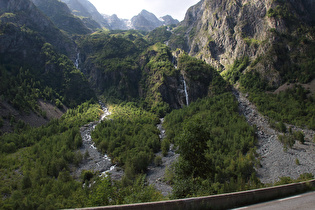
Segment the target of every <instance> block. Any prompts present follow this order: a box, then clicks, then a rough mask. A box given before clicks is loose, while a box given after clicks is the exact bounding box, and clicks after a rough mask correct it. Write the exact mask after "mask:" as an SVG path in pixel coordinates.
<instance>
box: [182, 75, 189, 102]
mask: <svg viewBox="0 0 315 210" xmlns="http://www.w3.org/2000/svg"><path fill="white" fill-rule="evenodd" d="M183 82H184V92H185V97H186V105H187V106H188V105H189V98H188V91H187V84H186V81H185V78H184V76H183Z"/></svg>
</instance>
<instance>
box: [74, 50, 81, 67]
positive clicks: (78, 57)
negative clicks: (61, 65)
mask: <svg viewBox="0 0 315 210" xmlns="http://www.w3.org/2000/svg"><path fill="white" fill-rule="evenodd" d="M79 59H80V53H79V52H78V53H77V57H76V58H75V63H74V65H75V67H76V68H77V69H79Z"/></svg>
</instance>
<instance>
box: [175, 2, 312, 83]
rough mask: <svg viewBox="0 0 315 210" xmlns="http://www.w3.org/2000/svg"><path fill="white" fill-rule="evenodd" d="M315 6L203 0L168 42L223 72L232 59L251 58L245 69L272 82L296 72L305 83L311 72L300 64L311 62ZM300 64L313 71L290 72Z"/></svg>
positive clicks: (191, 11)
mask: <svg viewBox="0 0 315 210" xmlns="http://www.w3.org/2000/svg"><path fill="white" fill-rule="evenodd" d="M314 5H315V4H314V1H312V0H303V1H294V0H292V1H281V0H276V1H273V0H264V1H247V0H237V1H231V0H220V1H210V0H202V1H200V2H199V3H198V4H197V5H195V6H193V7H191V8H190V9H189V10H188V11H187V13H186V16H185V20H184V21H183V22H181V24H180V25H179V26H178V28H177V29H175V30H174V34H173V36H172V37H171V40H170V46H171V47H172V48H173V49H176V48H177V47H180V48H182V49H184V50H186V51H187V52H189V54H190V55H192V56H195V57H197V58H199V59H202V60H205V61H206V62H207V63H209V64H211V65H214V66H216V67H217V68H219V69H221V70H222V71H228V69H229V68H230V66H231V65H232V64H233V63H234V61H235V60H236V59H238V58H242V57H249V58H250V62H251V63H252V65H251V68H247V71H253V70H255V71H257V72H259V73H260V74H261V76H262V78H263V79H265V80H267V81H268V83H269V85H270V86H273V87H278V86H279V85H280V84H282V83H284V82H285V81H286V80H294V79H296V77H298V80H299V81H300V82H309V81H311V79H312V78H314V73H311V72H309V71H308V70H305V68H303V66H302V65H301V63H308V62H313V61H312V60H313V57H314V56H313V55H314V48H313V47H312V46H314V31H313V29H312V27H313V26H314V25H313V24H314ZM183 40H184V41H183ZM306 65H309V64H306ZM309 67H310V68H313V67H311V66H310V65H309ZM298 69H300V73H301V74H302V75H305V77H307V76H309V75H310V74H311V75H312V76H311V77H308V78H302V77H301V76H298V75H297V74H294V73H292V72H297V71H298ZM289 72H291V73H289ZM312 72H314V69H313V70H312ZM306 75H307V76H306Z"/></svg>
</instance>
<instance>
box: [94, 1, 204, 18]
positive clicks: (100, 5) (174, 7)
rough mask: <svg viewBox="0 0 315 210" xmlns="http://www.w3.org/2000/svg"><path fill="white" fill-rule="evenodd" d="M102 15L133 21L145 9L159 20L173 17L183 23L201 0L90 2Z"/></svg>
mask: <svg viewBox="0 0 315 210" xmlns="http://www.w3.org/2000/svg"><path fill="white" fill-rule="evenodd" d="M89 1H90V2H91V3H92V4H93V5H94V6H95V7H96V9H97V10H98V11H99V12H100V13H101V14H106V15H113V14H116V15H117V16H118V17H119V18H124V19H131V18H132V17H133V16H135V15H138V14H139V13H140V12H141V11H142V10H143V9H145V10H147V11H148V12H151V13H153V14H155V15H156V16H157V17H158V18H159V17H163V16H165V15H171V16H172V17H173V18H174V19H177V20H179V21H182V20H183V19H184V17H185V14H186V11H187V9H188V8H189V7H191V6H193V5H195V4H197V3H198V2H199V1H200V0H89Z"/></svg>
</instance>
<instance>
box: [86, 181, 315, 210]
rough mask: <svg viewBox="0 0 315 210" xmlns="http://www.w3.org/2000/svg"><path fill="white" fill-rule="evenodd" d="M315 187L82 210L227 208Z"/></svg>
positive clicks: (307, 184) (294, 186)
mask: <svg viewBox="0 0 315 210" xmlns="http://www.w3.org/2000/svg"><path fill="white" fill-rule="evenodd" d="M314 187H315V180H311V181H307V182H300V183H294V184H288V185H283V186H276V187H270V188H263V189H256V190H249V191H243V192H236V193H228V194H222V195H213V196H206V197H198V198H188V199H180V200H171V201H160V202H152V203H140V204H130V205H119V206H105V207H95V208H84V209H82V210H110V209H111V210H127V209H128V210H144V209H149V210H173V209H175V210H177V209H178V210H188V209H189V210H190V209H194V210H195V209H229V208H233V207H239V206H244V205H249V204H254V203H259V202H263V201H268V200H273V199H276V198H281V197H286V196H289V195H292V194H297V193H301V192H305V191H308V190H311V189H314Z"/></svg>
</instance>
